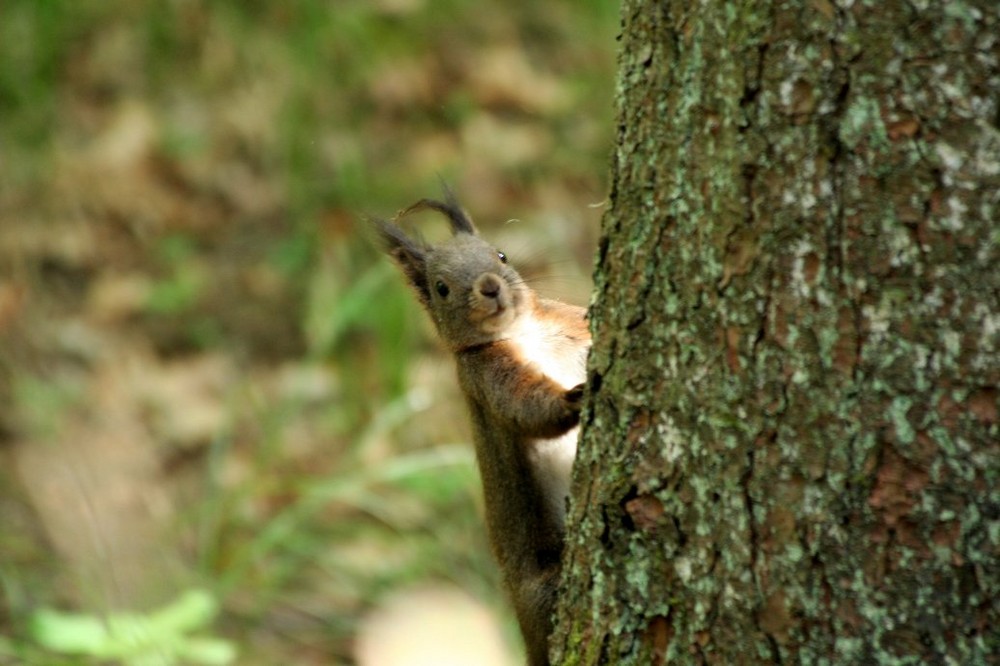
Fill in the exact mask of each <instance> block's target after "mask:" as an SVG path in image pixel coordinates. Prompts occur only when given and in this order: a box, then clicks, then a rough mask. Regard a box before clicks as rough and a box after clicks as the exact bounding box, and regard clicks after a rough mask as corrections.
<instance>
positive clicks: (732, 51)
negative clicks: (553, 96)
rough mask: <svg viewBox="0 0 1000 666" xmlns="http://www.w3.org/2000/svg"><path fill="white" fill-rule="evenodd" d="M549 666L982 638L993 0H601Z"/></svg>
mask: <svg viewBox="0 0 1000 666" xmlns="http://www.w3.org/2000/svg"><path fill="white" fill-rule="evenodd" d="M622 20H623V24H622V43H621V52H620V59H619V84H618V85H619V87H618V91H617V105H618V131H619V134H618V139H617V141H618V143H617V147H616V150H615V153H614V156H613V165H612V179H613V185H612V195H611V208H610V210H609V211H608V213H607V214H606V216H605V219H604V230H603V234H602V241H601V246H600V248H599V252H598V258H597V266H596V270H595V291H594V302H593V306H592V308H591V318H592V329H593V333H594V348H593V350H592V353H591V359H590V367H589V390H590V396H589V404H588V406H587V408H586V410H585V414H584V434H583V438H582V441H581V447H580V452H579V454H578V459H577V469H576V475H575V486H574V493H573V494H574V497H573V502H572V506H571V513H570V522H571V524H572V528H571V529H570V530H569V533H570V535H571V536H570V539H569V542H568V544H567V554H566V558H565V563H566V567H565V575H564V586H563V593H562V599H561V603H560V611H559V617H558V626H557V630H556V634H555V636H554V639H553V655H554V657H555V658H556V663H581V664H595V663H621V664H629V663H636V664H639V663H704V662H710V663H780V662H785V663H803V664H822V663H831V664H832V663H886V664H889V663H942V662H945V661H951V662H952V663H981V662H984V661H986V660H987V659H988V658H990V655H994V654H997V653H998V651H1000V639H998V635H997V630H996V629H995V627H997V626H1000V622H998V620H1000V617H998V615H997V610H996V608H995V605H994V604H993V600H994V599H996V598H997V597H998V595H1000V575H998V574H1000V565H998V561H1000V558H998V555H1000V464H998V460H1000V445H998V441H1000V426H998V416H997V415H998V411H1000V408H998V392H997V388H996V387H997V386H998V384H1000V361H998V349H997V345H998V340H1000V316H998V315H997V312H1000V302H998V301H1000V271H997V270H996V268H995V267H996V265H998V258H1000V257H998V256H997V255H998V247H997V246H998V240H1000V233H998V231H997V229H998V227H997V224H996V220H997V216H998V213H1000V106H998V94H997V91H998V90H1000V6H997V5H996V3H992V2H986V1H983V2H978V3H972V2H956V3H941V4H939V3H919V2H901V1H893V2H888V3H878V5H877V6H876V5H874V4H872V3H865V2H857V1H855V2H836V3H835V2H827V1H825V0H821V1H819V2H813V3H808V4H807V5H799V4H798V3H771V4H766V5H760V4H756V3H755V4H751V3H720V4H717V5H697V6H691V5H690V4H689V3H682V2H647V1H639V0H626V1H625V2H624V3H623V8H622Z"/></svg>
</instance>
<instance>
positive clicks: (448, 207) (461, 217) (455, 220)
mask: <svg viewBox="0 0 1000 666" xmlns="http://www.w3.org/2000/svg"><path fill="white" fill-rule="evenodd" d="M427 208H430V209H431V210H436V211H437V212H439V213H441V214H442V215H444V216H445V217H447V218H448V221H449V222H450V223H451V231H452V233H456V234H458V233H463V234H473V235H475V233H476V227H475V225H473V224H472V218H470V217H469V216H468V215H466V213H465V211H464V210H462V207H461V206H460V205H459V203H458V200H457V199H456V198H455V193H454V192H452V191H451V188H449V187H448V186H447V185H444V201H435V200H434V199H421V200H420V201H418V202H417V203H415V204H413V205H412V206H410V207H409V208H407V209H405V210H402V211H400V212H399V215H397V216H396V219H400V218H402V217H405V216H407V215H409V214H410V213H414V212H416V211H418V210H425V209H427Z"/></svg>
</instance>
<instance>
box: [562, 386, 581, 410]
mask: <svg viewBox="0 0 1000 666" xmlns="http://www.w3.org/2000/svg"><path fill="white" fill-rule="evenodd" d="M584 386H586V384H584V383H583V382H581V383H579V384H577V385H576V386H574V387H573V388H571V389H569V390H568V391H566V394H565V396H564V397H565V398H566V402H568V403H569V404H571V405H574V406H576V407H577V408H579V405H580V403H581V402H583V388H584Z"/></svg>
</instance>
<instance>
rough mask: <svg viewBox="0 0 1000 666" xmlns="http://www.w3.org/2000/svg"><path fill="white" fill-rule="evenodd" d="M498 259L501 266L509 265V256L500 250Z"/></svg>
mask: <svg viewBox="0 0 1000 666" xmlns="http://www.w3.org/2000/svg"><path fill="white" fill-rule="evenodd" d="M497 257H499V258H500V263H501V264H506V263H507V255H506V254H504V253H503V252H501V251H500V250H497Z"/></svg>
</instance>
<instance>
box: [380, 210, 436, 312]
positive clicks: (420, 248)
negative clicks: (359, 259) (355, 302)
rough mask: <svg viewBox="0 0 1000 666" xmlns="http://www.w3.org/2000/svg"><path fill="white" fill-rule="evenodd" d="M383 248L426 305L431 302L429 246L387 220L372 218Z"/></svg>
mask: <svg viewBox="0 0 1000 666" xmlns="http://www.w3.org/2000/svg"><path fill="white" fill-rule="evenodd" d="M372 225H373V226H374V227H375V231H376V232H377V233H378V236H379V241H380V242H381V244H382V249H383V250H384V251H385V252H386V254H388V255H389V256H390V257H392V258H393V259H394V260H395V261H396V263H397V264H398V265H399V267H400V269H401V270H402V271H403V275H405V276H406V279H407V281H409V283H410V286H411V287H413V288H414V289H415V290H416V292H417V297H418V298H419V299H420V302H421V303H423V304H424V305H429V304H430V302H431V293H430V286H429V285H428V283H427V247H426V246H425V245H423V243H421V242H419V241H415V240H413V239H411V238H410V237H409V236H407V235H406V234H405V233H403V230H402V229H400V228H399V227H397V226H396V225H394V224H392V223H391V222H387V221H385V220H380V219H377V218H376V219H372Z"/></svg>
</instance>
